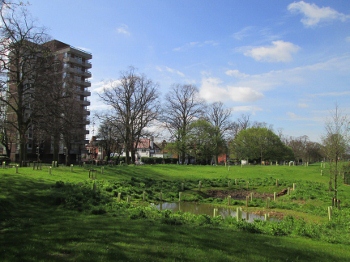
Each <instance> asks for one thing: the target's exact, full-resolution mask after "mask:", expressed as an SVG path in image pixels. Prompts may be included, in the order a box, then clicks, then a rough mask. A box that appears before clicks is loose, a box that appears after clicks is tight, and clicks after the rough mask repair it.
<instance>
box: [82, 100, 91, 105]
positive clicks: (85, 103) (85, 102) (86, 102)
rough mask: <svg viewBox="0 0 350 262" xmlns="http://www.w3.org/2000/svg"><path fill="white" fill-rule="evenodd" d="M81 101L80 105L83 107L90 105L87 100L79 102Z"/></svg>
mask: <svg viewBox="0 0 350 262" xmlns="http://www.w3.org/2000/svg"><path fill="white" fill-rule="evenodd" d="M80 101H81V104H82V105H83V106H89V105H90V101H89V100H80Z"/></svg>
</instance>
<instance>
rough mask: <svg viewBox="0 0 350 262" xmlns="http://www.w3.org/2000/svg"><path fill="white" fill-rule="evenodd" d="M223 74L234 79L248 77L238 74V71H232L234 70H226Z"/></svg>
mask: <svg viewBox="0 0 350 262" xmlns="http://www.w3.org/2000/svg"><path fill="white" fill-rule="evenodd" d="M225 74H226V75H228V76H233V77H236V78H245V77H248V76H249V75H247V74H244V73H241V72H239V70H236V69H234V70H227V71H226V72H225Z"/></svg>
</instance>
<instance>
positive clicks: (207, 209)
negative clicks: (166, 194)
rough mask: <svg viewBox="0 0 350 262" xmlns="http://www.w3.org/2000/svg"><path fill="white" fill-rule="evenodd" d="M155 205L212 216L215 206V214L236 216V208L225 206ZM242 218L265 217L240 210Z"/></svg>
mask: <svg viewBox="0 0 350 262" xmlns="http://www.w3.org/2000/svg"><path fill="white" fill-rule="evenodd" d="M155 207H156V208H157V209H158V210H165V209H168V210H172V211H174V212H176V211H181V212H189V213H192V214H195V215H209V216H213V214H214V208H217V210H218V211H217V215H220V216H222V217H223V218H226V217H229V216H231V217H236V210H233V209H230V208H225V207H215V206H213V205H210V204H198V203H191V202H175V203H168V202H164V203H160V204H158V205H155ZM247 218H248V219H247ZM242 219H245V220H247V221H248V222H254V220H255V219H260V220H265V217H264V216H259V215H256V214H252V213H249V217H247V213H246V212H242ZM270 220H272V221H276V219H275V218H270Z"/></svg>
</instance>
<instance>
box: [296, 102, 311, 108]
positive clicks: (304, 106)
mask: <svg viewBox="0 0 350 262" xmlns="http://www.w3.org/2000/svg"><path fill="white" fill-rule="evenodd" d="M298 107H300V108H308V107H309V105H308V104H306V103H299V104H298Z"/></svg>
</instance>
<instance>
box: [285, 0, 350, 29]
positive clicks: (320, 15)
mask: <svg viewBox="0 0 350 262" xmlns="http://www.w3.org/2000/svg"><path fill="white" fill-rule="evenodd" d="M288 10H289V11H290V12H292V13H301V14H302V15H303V16H304V17H303V18H302V19H301V22H302V23H303V24H304V26H306V27H312V26H315V25H317V24H318V23H320V22H323V21H330V20H340V21H342V22H344V21H345V20H347V19H349V18H350V16H349V15H345V14H342V13H339V12H338V11H336V10H334V9H332V8H330V7H318V6H317V5H316V4H309V3H306V2H304V1H299V2H294V3H291V4H289V5H288Z"/></svg>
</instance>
